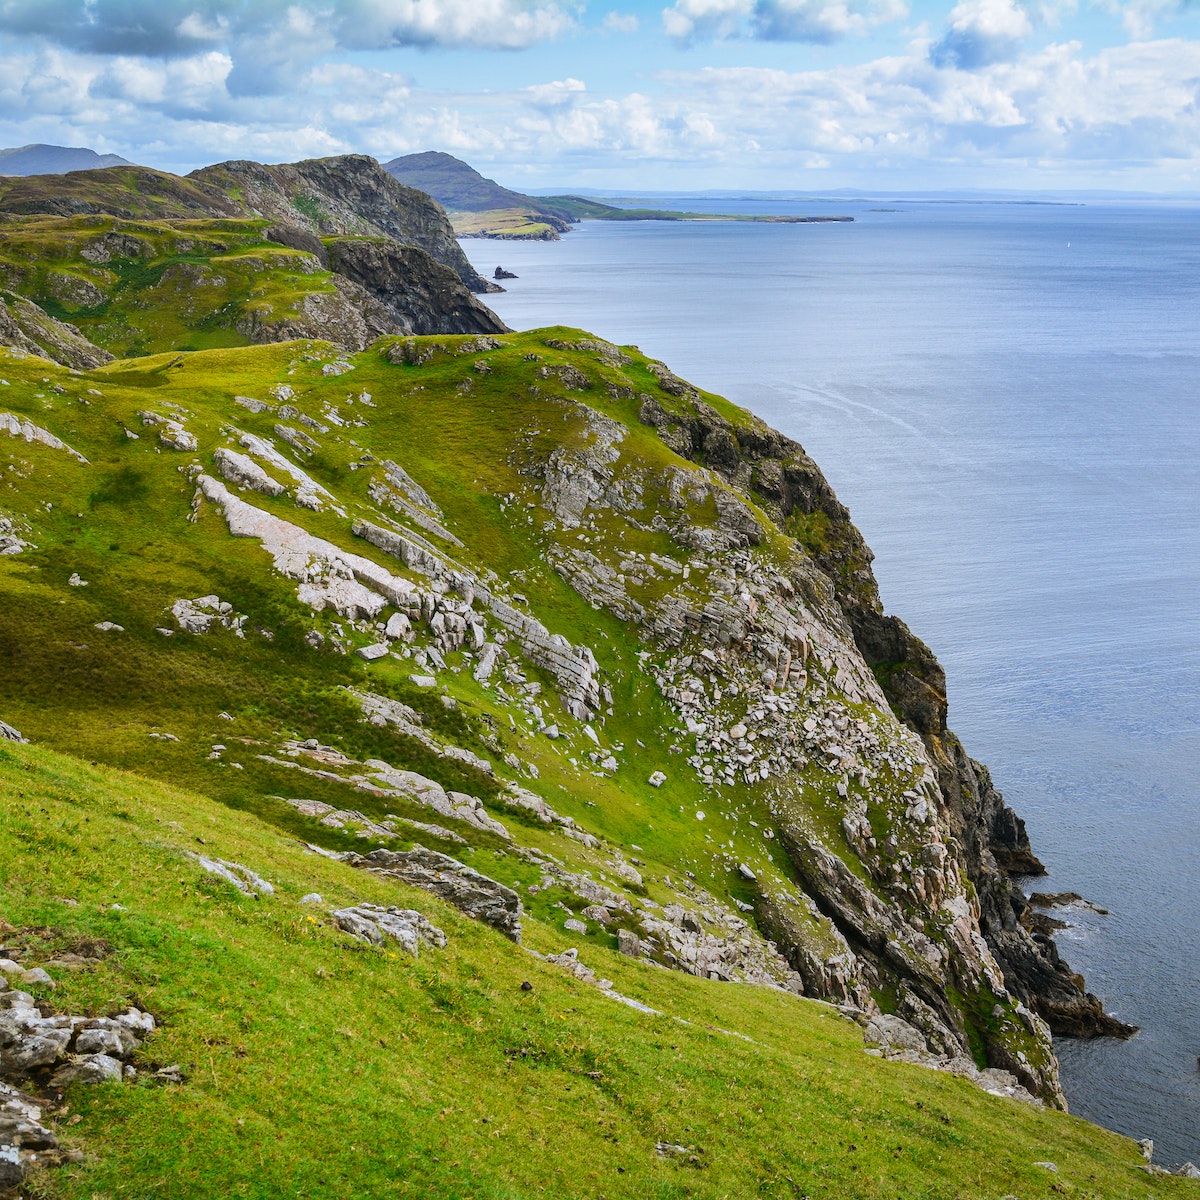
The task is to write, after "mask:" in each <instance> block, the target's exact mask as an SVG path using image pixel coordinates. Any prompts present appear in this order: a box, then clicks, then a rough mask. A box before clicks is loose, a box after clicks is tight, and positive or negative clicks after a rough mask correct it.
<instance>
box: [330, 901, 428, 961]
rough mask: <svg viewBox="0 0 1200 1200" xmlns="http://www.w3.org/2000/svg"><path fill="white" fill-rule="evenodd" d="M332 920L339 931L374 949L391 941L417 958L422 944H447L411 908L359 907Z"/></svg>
mask: <svg viewBox="0 0 1200 1200" xmlns="http://www.w3.org/2000/svg"><path fill="white" fill-rule="evenodd" d="M332 916H333V921H334V924H335V925H337V927H338V928H339V929H342V930H344V931H345V932H346V933H348V934H350V935H351V936H352V937H355V938H358V940H359V941H361V942H369V943H370V944H371V945H373V946H382V945H384V943H385V942H386V941H388V940H389V939H390V940H392V941H394V942H399V943H400V946H401V948H402V949H403V950H405V951H407V952H408V953H409V954H412V955H414V956H415V955H416V954H417V951H418V950H419V949H420V946H421V943H422V942H423V943H424V944H425V945H427V946H435V947H437V948H438V949H441V947H443V946H445V944H446V935H445V934H444V933H443V932H442V931H441V930H440V929H439V928H438V927H437V926H436V925H432V924H430V922H429V921H427V920H426V919H425V917H424V916H422V915H421V913H419V912H417V911H416V909H412V908H395V907H389V908H383V907H381V906H380V905H378V904H359V905H356V906H355V907H353V908H341V909H338V910H337V911H336V912H335V913H333V914H332Z"/></svg>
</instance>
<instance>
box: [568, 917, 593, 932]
mask: <svg viewBox="0 0 1200 1200" xmlns="http://www.w3.org/2000/svg"><path fill="white" fill-rule="evenodd" d="M563 928H564V929H566V930H568V931H569V932H570V933H581V934H585V933H587V931H588V927H587V924H586V922H584V921H581V920H579V918H578V917H568V918H567V919H566V920H565V921H564V922H563Z"/></svg>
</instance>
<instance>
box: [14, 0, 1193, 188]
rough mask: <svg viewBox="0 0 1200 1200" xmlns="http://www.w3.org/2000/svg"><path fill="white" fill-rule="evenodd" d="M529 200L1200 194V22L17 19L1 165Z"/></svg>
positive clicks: (1081, 8)
mask: <svg viewBox="0 0 1200 1200" xmlns="http://www.w3.org/2000/svg"><path fill="white" fill-rule="evenodd" d="M34 142H48V143H52V144H58V145H71V146H90V147H92V148H93V149H96V150H98V151H100V152H102V153H116V154H121V155H123V156H125V157H126V158H129V159H132V160H133V161H135V162H139V163H144V164H146V165H148V166H155V167H160V168H163V169H167V170H172V171H187V170H191V169H193V168H195V167H199V166H203V165H205V164H208V163H212V162H219V161H222V160H225V159H230V158H253V159H258V160H260V161H265V162H287V161H294V160H296V159H299V158H308V157H315V156H324V155H331V154H343V153H349V152H356V153H366V154H372V155H374V156H376V157H377V158H379V159H380V160H381V161H387V160H388V159H391V158H393V157H396V156H398V155H402V154H408V153H412V152H414V151H419V150H445V151H448V152H449V153H451V154H455V155H457V156H459V157H460V158H464V159H466V160H467V161H468V162H470V163H471V164H472V165H473V166H476V167H477V168H479V169H480V170H482V171H483V172H484V173H485V174H488V175H491V176H493V177H495V178H497V179H499V181H500V182H501V183H504V184H506V185H508V186H510V187H515V188H518V189H526V190H545V189H562V188H597V189H609V190H616V191H622V190H624V191H638V190H660V191H688V190H701V189H710V188H721V189H730V190H789V191H800V192H820V191H822V190H826V189H834V188H839V187H859V188H864V189H868V190H870V189H875V190H895V191H904V190H918V189H920V190H925V189H934V190H937V189H962V188H982V189H1001V188H1003V189H1024V190H1050V191H1063V190H1074V189H1112V190H1132V191H1151V192H1193V193H1194V192H1200V0H959V2H958V3H948V2H946V0H670V2H667V0H0V146H20V145H25V144H28V143H34Z"/></svg>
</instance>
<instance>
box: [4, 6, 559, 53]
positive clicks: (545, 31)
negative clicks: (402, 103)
mask: <svg viewBox="0 0 1200 1200" xmlns="http://www.w3.org/2000/svg"><path fill="white" fill-rule="evenodd" d="M578 7H579V5H578V3H576V2H575V0H0V32H7V33H10V34H16V35H19V36H25V37H38V38H43V39H46V40H47V41H50V42H52V43H54V44H55V45H58V46H62V47H66V48H69V49H73V50H77V51H81V52H85V53H91V54H116V55H125V56H147V57H176V56H185V55H190V54H194V53H196V52H198V51H200V50H205V49H214V48H225V49H232V50H233V51H234V57H235V58H236V57H238V54H237V50H238V48H243V49H244V50H245V51H246V54H247V57H250V56H253V55H254V54H256V53H258V52H260V51H262V50H263V49H264V47H265V48H266V50H267V52H268V54H269V55H271V57H272V58H273V59H276V60H277V59H279V58H280V57H281V56H282V54H283V50H282V46H283V44H284V43H285V42H286V41H287V40H288V39H289V38H290V39H292V41H293V43H294V44H295V46H296V50H297V53H296V54H295V55H294V57H297V58H298V57H299V56H300V52H302V51H303V49H304V48H305V45H306V43H309V44H312V45H316V46H322V47H328V48H331V49H332V48H338V49H350V50H379V49H387V48H389V47H393V46H449V47H466V46H470V47H484V48H488V49H504V50H515V49H521V48H524V47H527V46H531V45H534V44H535V43H537V42H541V41H546V40H547V39H550V38H554V37H557V36H558V35H559V34H561V33H563V32H564V31H566V30H567V29H569V28H570V27H571V26H572V25H573V24H574V22H575V16H576V14H577V11H578Z"/></svg>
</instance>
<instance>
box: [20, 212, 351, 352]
mask: <svg viewBox="0 0 1200 1200" xmlns="http://www.w3.org/2000/svg"><path fill="white" fill-rule="evenodd" d="M0 191H2V189H0ZM297 203H299V201H297ZM268 224H269V222H267V221H265V220H257V219H248V218H247V219H237V220H231V219H216V218H211V219H203V220H199V219H191V220H188V219H178V220H157V221H144V220H143V221H126V220H118V219H117V218H114V217H107V216H86V217H50V216H31V217H23V218H9V219H8V221H7V222H6V224H5V226H4V234H5V236H4V240H3V245H2V246H0V279H2V280H3V281H4V283H5V286H7V287H8V288H10V289H11V290H14V291H17V292H19V293H20V294H21V295H24V296H27V297H28V298H29V299H31V300H33V301H34V302H36V303H37V304H39V305H40V306H41V307H42V308H44V309H45V310H46V311H47V312H48V313H49V314H50V315H51V316H53V317H56V318H58V319H59V320H63V321H67V322H70V323H71V324H73V325H75V326H77V327H78V328H79V330H80V332H82V333H83V335H84V336H85V337H87V338H88V339H89V340H91V341H93V342H95V343H96V344H97V345H100V346H103V347H104V348H105V349H106V350H109V351H110V352H112V353H114V354H116V355H117V356H118V357H120V358H128V357H130V356H137V355H147V354H156V353H161V352H164V351H168V350H179V349H182V350H208V349H220V348H223V347H229V346H244V345H250V344H251V343H253V342H256V341H261V340H263V337H264V331H269V330H271V329H272V328H273V327H274V326H276V325H278V324H280V323H286V322H287V321H288V320H289V319H291V318H294V317H295V315H296V314H297V312H298V311H299V309H300V306H301V305H302V303H303V302H304V300H305V299H306V298H308V297H314V296H322V295H331V294H333V293H334V291H335V289H334V286H333V284H332V282H331V280H332V275H331V273H330V272H329V271H326V270H323V269H321V268H320V267H319V264H317V263H316V260H315V259H313V258H312V257H311V256H309V255H306V254H302V253H300V252H297V251H295V250H290V249H288V248H286V247H284V246H280V245H277V244H275V243H272V242H268V241H267V240H266V238H265V230H266V228H267V226H268ZM116 238H123V239H125V243H124V246H123V247H121V248H119V249H117V250H112V249H111V246H112V245H113V244H114V239H116ZM105 239H107V244H108V246H109V247H110V249H101V247H102V246H103V245H104V241H105Z"/></svg>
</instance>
